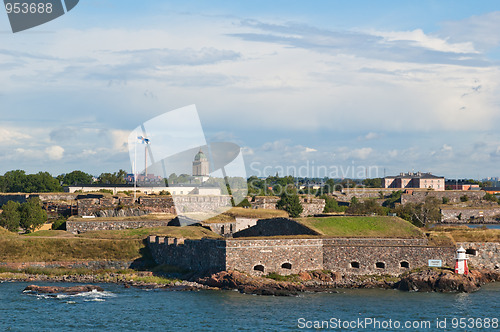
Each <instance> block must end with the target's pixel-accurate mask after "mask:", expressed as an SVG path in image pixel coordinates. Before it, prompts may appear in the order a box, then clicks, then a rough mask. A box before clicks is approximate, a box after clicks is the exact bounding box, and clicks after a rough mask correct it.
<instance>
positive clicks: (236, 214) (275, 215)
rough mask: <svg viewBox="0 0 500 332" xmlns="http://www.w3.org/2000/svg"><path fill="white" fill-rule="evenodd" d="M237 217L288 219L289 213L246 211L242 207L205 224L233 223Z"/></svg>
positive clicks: (279, 211) (211, 219)
mask: <svg viewBox="0 0 500 332" xmlns="http://www.w3.org/2000/svg"><path fill="white" fill-rule="evenodd" d="M236 217H241V218H256V219H269V218H288V213H287V212H286V211H283V210H274V209H245V208H241V207H234V208H232V209H230V210H228V211H226V212H224V213H222V214H219V215H217V216H215V217H212V218H210V219H208V220H206V221H205V222H207V223H211V222H212V223H215V222H232V221H234V220H235V219H236Z"/></svg>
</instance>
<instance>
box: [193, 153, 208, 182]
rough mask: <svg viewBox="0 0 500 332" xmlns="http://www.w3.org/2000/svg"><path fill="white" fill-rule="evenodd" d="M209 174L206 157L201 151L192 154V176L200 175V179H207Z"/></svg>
mask: <svg viewBox="0 0 500 332" xmlns="http://www.w3.org/2000/svg"><path fill="white" fill-rule="evenodd" d="M209 174H210V171H209V164H208V159H207V157H206V156H205V154H204V153H203V151H201V149H200V151H199V152H198V153H197V154H196V156H194V160H193V176H195V177H200V178H201V180H202V181H205V180H207V179H208V177H209Z"/></svg>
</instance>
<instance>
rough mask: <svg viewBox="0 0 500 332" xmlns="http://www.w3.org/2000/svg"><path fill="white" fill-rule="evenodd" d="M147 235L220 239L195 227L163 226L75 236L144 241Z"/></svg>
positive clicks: (206, 230) (93, 232)
mask: <svg viewBox="0 0 500 332" xmlns="http://www.w3.org/2000/svg"><path fill="white" fill-rule="evenodd" d="M148 235H159V236H169V237H178V238H179V237H183V238H187V239H201V238H204V237H206V238H220V236H219V235H218V234H216V233H214V232H212V231H210V230H208V229H206V228H203V227H197V226H186V227H176V226H165V227H153V228H138V229H124V230H113V231H92V232H87V233H82V234H79V235H77V236H78V237H83V238H92V239H145V238H146V237H147V236H148Z"/></svg>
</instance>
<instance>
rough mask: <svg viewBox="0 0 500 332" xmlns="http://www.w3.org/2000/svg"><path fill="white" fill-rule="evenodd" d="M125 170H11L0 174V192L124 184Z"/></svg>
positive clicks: (59, 190) (57, 189)
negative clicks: (56, 172)
mask: <svg viewBox="0 0 500 332" xmlns="http://www.w3.org/2000/svg"><path fill="white" fill-rule="evenodd" d="M126 175H127V172H126V171H124V170H119V171H117V172H114V173H101V175H99V176H98V177H94V176H93V175H91V174H88V173H85V172H82V171H73V172H71V173H66V174H60V175H58V176H56V177H53V176H52V175H51V174H50V173H48V172H38V173H36V174H26V172H25V171H23V170H13V171H9V172H6V173H5V174H4V175H1V176H0V192H4V193H18V192H22V193H46V192H62V191H63V186H70V185H88V184H93V183H94V184H125V183H127V182H126V180H125V177H126Z"/></svg>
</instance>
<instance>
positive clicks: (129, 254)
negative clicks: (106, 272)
mask: <svg viewBox="0 0 500 332" xmlns="http://www.w3.org/2000/svg"><path fill="white" fill-rule="evenodd" d="M144 247H145V245H144V243H143V241H142V240H102V239H82V238H41V237H24V236H17V237H2V238H0V261H2V262H53V261H66V260H67V261H73V260H124V261H129V260H134V259H137V258H140V257H141V256H142V254H141V251H142V250H144Z"/></svg>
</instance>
